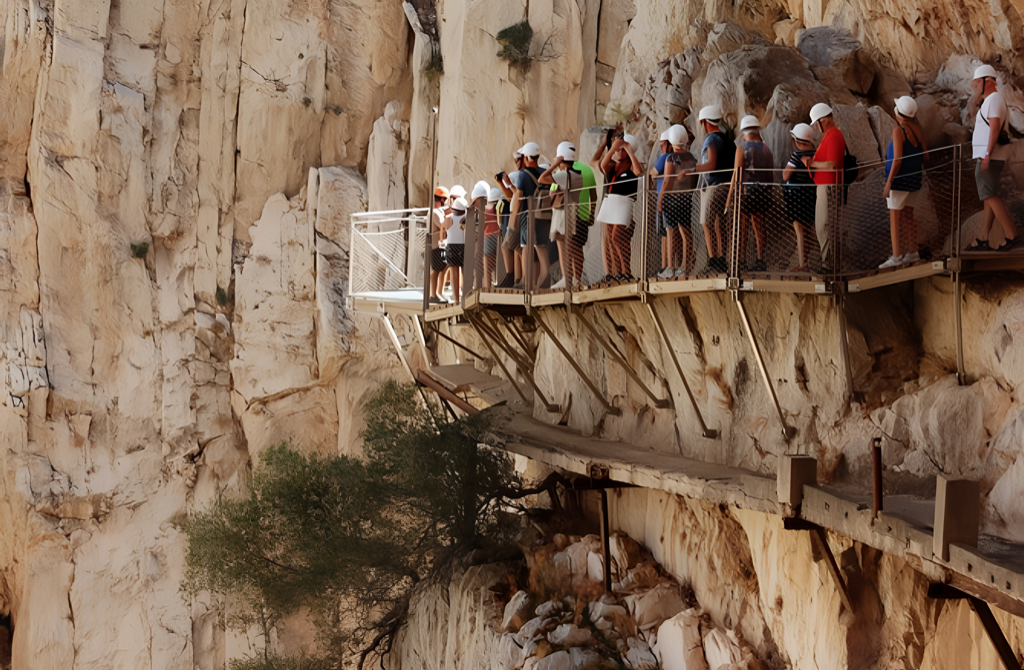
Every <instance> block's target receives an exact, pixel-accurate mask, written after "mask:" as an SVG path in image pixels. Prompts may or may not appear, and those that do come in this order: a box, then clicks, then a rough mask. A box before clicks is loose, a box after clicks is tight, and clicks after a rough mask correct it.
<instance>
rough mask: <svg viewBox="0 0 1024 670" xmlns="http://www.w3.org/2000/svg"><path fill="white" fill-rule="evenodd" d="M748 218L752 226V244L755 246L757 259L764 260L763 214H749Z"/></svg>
mask: <svg viewBox="0 0 1024 670" xmlns="http://www.w3.org/2000/svg"><path fill="white" fill-rule="evenodd" d="M750 218H751V220H752V222H753V224H754V244H756V245H757V257H758V258H760V259H761V260H765V257H764V252H765V239H764V237H765V236H764V214H751V215H750Z"/></svg>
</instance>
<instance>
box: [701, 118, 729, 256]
mask: <svg viewBox="0 0 1024 670" xmlns="http://www.w3.org/2000/svg"><path fill="white" fill-rule="evenodd" d="M697 122H698V123H699V124H700V127H701V129H702V130H703V131H704V143H703V145H702V146H701V150H700V160H701V162H700V163H699V164H698V165H697V167H695V168H694V169H693V171H694V172H699V173H701V181H700V184H701V187H702V188H703V189H704V191H703V193H701V198H700V219H701V222H702V223H703V225H704V240H705V242H706V244H707V253H708V262H707V271H708V272H709V273H713V274H724V273H726V272H728V267H727V265H726V262H725V250H726V246H727V243H726V240H725V233H726V231H725V230H724V229H723V227H722V222H723V219H724V214H725V206H726V202H727V201H726V196H727V195H728V189H727V188H725V186H724V184H726V183H728V181H729V178H730V176H731V174H732V167H733V161H734V159H735V156H736V144H735V142H733V140H731V139H729V137H728V136H727V135H726V134H725V132H724V131H723V130H722V108H721V107H719V106H718V105H707V106H706V107H703V108H701V110H700V113H699V114H698V116H697Z"/></svg>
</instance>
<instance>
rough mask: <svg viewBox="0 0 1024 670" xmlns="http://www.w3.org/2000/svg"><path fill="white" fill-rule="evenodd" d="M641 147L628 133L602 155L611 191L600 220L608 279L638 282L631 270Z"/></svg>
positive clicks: (601, 166)
mask: <svg viewBox="0 0 1024 670" xmlns="http://www.w3.org/2000/svg"><path fill="white" fill-rule="evenodd" d="M639 146H640V143H639V141H638V140H637V139H636V138H635V137H634V136H632V135H630V134H628V133H625V134H623V135H622V136H621V137H617V138H616V139H615V141H614V142H612V145H611V147H610V148H609V149H608V151H606V152H605V154H604V156H602V157H601V164H600V165H599V168H600V170H601V172H602V173H603V174H604V180H605V187H606V188H607V194H606V195H605V197H604V200H603V201H602V202H601V209H600V211H598V213H597V220H598V221H599V222H600V223H603V224H604V226H605V228H604V231H605V235H604V246H605V255H606V258H607V260H608V274H607V275H606V276H605V277H604V281H618V282H631V281H634V277H633V274H632V271H631V269H630V267H631V258H630V251H631V249H630V242H631V240H632V237H633V231H634V230H635V228H636V226H635V224H634V220H633V212H634V209H635V208H634V205H635V204H636V194H637V191H638V190H639V182H638V178H639V177H643V174H644V168H643V165H641V164H640V161H639V160H638V159H637V157H636V152H637V150H638V149H639Z"/></svg>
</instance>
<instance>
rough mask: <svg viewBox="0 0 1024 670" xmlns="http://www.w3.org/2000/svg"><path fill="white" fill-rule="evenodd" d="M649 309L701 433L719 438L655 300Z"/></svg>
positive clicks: (710, 438) (649, 303)
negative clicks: (696, 394)
mask: <svg viewBox="0 0 1024 670" xmlns="http://www.w3.org/2000/svg"><path fill="white" fill-rule="evenodd" d="M647 309H648V310H649V311H650V312H651V318H652V319H654V325H655V326H657V328H658V334H660V335H661V341H662V343H663V344H664V345H665V349H666V350H667V351H668V355H669V356H670V357H671V358H672V362H673V363H674V364H675V366H676V373H677V374H678V375H679V379H680V380H681V381H682V382H683V388H684V389H686V396H687V397H688V398H689V399H690V406H691V407H693V412H694V413H695V414H696V415H697V421H699V422H700V431H701V432H700V434H701V435H702V436H703V437H706V438H707V439H709V440H713V439H715V438H717V437H718V431H717V430H715V429H714V428H708V425H707V424H706V423H705V422H704V416H703V415H702V414H701V413H700V408H699V407H697V399H696V398H694V397H693V391H692V390H690V384H689V383H688V382H687V381H686V375H684V374H683V366H682V365H680V364H679V358H678V357H677V356H676V350H675V348H674V347H673V346H672V340H671V339H669V336H668V331H667V330H665V324H663V323H662V322H661V317H660V316H658V310H656V309H654V302H653V301H651V302H648V303H647Z"/></svg>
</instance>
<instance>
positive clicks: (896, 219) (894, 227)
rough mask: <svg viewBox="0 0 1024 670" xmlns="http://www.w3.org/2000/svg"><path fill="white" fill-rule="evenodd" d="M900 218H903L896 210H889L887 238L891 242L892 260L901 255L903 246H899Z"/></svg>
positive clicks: (901, 213)
mask: <svg viewBox="0 0 1024 670" xmlns="http://www.w3.org/2000/svg"><path fill="white" fill-rule="evenodd" d="M901 218H903V212H901V211H899V210H897V209H890V210H889V238H890V240H891V242H892V255H893V258H899V257H900V256H902V255H903V246H902V245H901V244H900V219H901Z"/></svg>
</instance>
